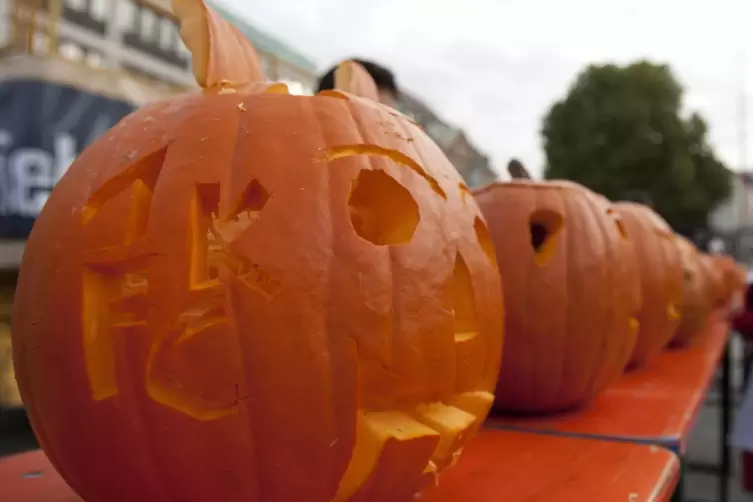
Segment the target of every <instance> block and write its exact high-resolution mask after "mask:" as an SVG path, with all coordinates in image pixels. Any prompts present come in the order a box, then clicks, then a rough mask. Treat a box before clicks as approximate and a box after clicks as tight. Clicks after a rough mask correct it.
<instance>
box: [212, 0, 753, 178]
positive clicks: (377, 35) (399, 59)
mask: <svg viewBox="0 0 753 502" xmlns="http://www.w3.org/2000/svg"><path fill="white" fill-rule="evenodd" d="M219 1H220V2H221V3H223V4H225V5H228V6H230V7H231V8H233V10H235V11H237V12H239V13H241V14H243V15H245V16H246V17H247V18H248V20H249V21H250V22H251V23H253V24H255V25H256V26H258V27H259V28H262V29H264V30H266V31H269V32H270V33H271V34H274V35H276V36H278V37H280V38H281V39H283V40H285V41H286V42H288V43H289V44H290V45H291V46H293V47H294V48H296V49H298V50H299V51H300V52H302V53H303V54H305V55H307V56H308V57H310V58H311V59H313V60H314V61H316V62H317V64H318V65H319V66H320V68H325V67H328V66H329V65H331V64H333V63H334V62H336V61H337V60H339V59H341V58H343V57H348V56H360V57H367V58H371V59H374V60H377V61H379V62H381V63H383V64H385V65H388V66H390V67H391V68H392V69H393V70H394V71H395V72H396V74H397V77H398V80H399V84H400V85H401V86H403V87H404V88H406V89H408V90H410V91H412V92H413V93H415V94H416V95H417V96H419V97H422V98H423V99H424V100H425V101H426V102H427V103H428V104H429V105H430V106H432V107H433V109H434V110H435V111H436V112H437V113H438V114H439V115H440V116H441V117H443V118H444V119H445V120H447V121H449V122H450V123H453V124H455V125H458V126H461V127H463V128H464V129H465V130H466V131H467V132H468V134H469V136H470V138H471V140H472V141H473V142H474V143H475V144H476V145H477V146H478V147H480V149H481V150H483V151H485V152H486V153H488V154H490V155H491V156H492V158H493V161H494V163H495V165H496V166H497V168H498V170H499V167H500V166H504V165H505V164H506V161H507V159H508V158H509V157H510V156H512V155H515V156H519V157H520V158H521V159H523V160H524V162H525V163H527V164H528V165H529V166H530V168H531V170H532V171H533V172H535V173H540V171H541V168H542V166H543V163H544V158H543V152H542V149H541V140H540V135H539V130H540V127H541V118H542V116H543V115H544V114H545V113H546V111H547V110H548V108H549V106H550V105H551V103H552V102H553V101H555V100H556V99H558V98H560V97H562V96H563V95H564V93H565V91H566V90H567V88H568V86H569V85H570V83H571V82H572V81H573V79H574V78H575V75H576V74H577V73H578V71H580V70H581V69H582V68H583V67H584V65H586V64H588V63H590V62H607V61H612V62H619V63H625V62H629V61H632V60H634V59H638V58H648V59H650V60H652V61H655V62H667V63H669V64H670V65H671V66H672V68H673V70H674V71H675V75H676V76H677V77H678V79H679V80H680V81H681V83H682V84H683V85H684V86H685V88H686V95H685V103H686V107H687V108H688V109H697V110H699V111H700V112H701V113H702V115H703V116H704V117H705V118H706V120H707V121H708V122H709V125H710V135H711V142H712V144H713V145H714V146H715V147H716V149H717V152H718V154H719V155H720V156H721V157H722V159H723V160H724V161H725V162H726V163H727V165H728V166H729V167H731V168H733V169H738V166H739V164H740V158H741V157H740V147H739V144H740V141H739V139H738V138H739V130H740V128H739V119H738V108H740V107H739V103H740V94H741V93H740V90H739V89H740V81H741V79H740V75H741V73H742V72H741V70H740V68H742V67H746V68H748V69H747V70H745V71H744V73H745V74H746V76H747V79H746V80H747V83H748V85H747V86H746V87H747V88H748V89H749V92H750V89H752V88H753V72H751V71H750V69H749V68H750V67H752V66H753V34H751V26H753V1H751V0H717V1H715V2H713V3H712V2H711V1H709V0H697V1H695V2H689V1H687V0H631V1H630V2H627V1H625V0H620V1H616V0H461V1H457V0H456V1H452V0H447V1H438V0H288V1H286V0H278V1H269V0H219ZM743 51H745V52H746V53H747V60H748V61H747V64H746V65H744V66H743V65H741V64H740V63H741V61H743V60H744V59H743V57H742V54H743ZM751 96H752V98H751V99H749V101H750V102H751V103H750V104H751V105H753V94H751ZM749 115H751V117H750V118H751V119H753V112H751V113H749ZM750 122H751V124H752V125H751V126H749V127H748V129H749V131H750V132H751V133H752V134H753V120H751V121H750ZM750 150H751V152H752V154H751V155H750V156H749V158H751V159H753V141H751V148H750Z"/></svg>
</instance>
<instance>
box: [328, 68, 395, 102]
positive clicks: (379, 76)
mask: <svg viewBox="0 0 753 502" xmlns="http://www.w3.org/2000/svg"><path fill="white" fill-rule="evenodd" d="M350 61H355V62H356V63H358V64H360V65H361V66H363V67H364V69H365V70H366V71H367V72H368V73H369V75H371V78H373V79H374V82H375V83H376V86H377V89H378V90H379V99H380V101H381V102H382V103H384V104H385V105H388V106H392V107H393V108H394V107H395V106H396V105H397V100H398V98H399V96H400V91H399V90H398V88H397V83H396V82H395V75H394V74H393V73H392V72H391V71H390V70H388V69H387V68H385V67H384V66H382V65H379V64H377V63H374V62H372V61H366V60H364V59H357V58H352V59H350ZM337 66H338V65H335V66H333V67H332V68H330V69H329V70H328V71H327V73H325V74H324V75H322V76H321V77H320V78H319V85H318V88H317V90H316V92H320V91H324V90H327V89H334V88H335V71H336V70H337Z"/></svg>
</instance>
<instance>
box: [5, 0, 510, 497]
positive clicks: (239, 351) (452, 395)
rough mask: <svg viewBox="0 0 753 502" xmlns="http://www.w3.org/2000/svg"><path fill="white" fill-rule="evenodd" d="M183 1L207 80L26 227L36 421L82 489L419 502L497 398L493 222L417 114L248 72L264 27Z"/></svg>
mask: <svg viewBox="0 0 753 502" xmlns="http://www.w3.org/2000/svg"><path fill="white" fill-rule="evenodd" d="M175 10H176V12H177V14H178V15H179V16H180V17H181V18H182V22H183V24H184V26H183V27H184V28H186V26H188V28H187V30H188V31H189V35H190V31H191V30H199V31H200V32H202V33H203V35H202V34H201V33H200V35H201V36H203V37H204V38H201V39H200V40H199V41H198V42H197V41H196V40H195V39H190V40H187V41H186V42H187V45H188V46H189V47H191V48H192V50H194V64H195V65H199V64H201V62H202V61H204V60H206V59H208V63H207V67H206V68H204V67H202V68H198V69H197V68H195V71H196V74H197V80H198V81H199V82H200V83H202V84H204V85H205V89H204V90H203V91H201V92H198V93H194V94H186V95H181V96H178V97H175V98H173V99H169V100H167V101H164V102H160V103H157V104H154V105H152V106H147V107H145V108H142V109H140V110H138V111H136V112H135V113H133V114H131V115H130V116H128V117H126V118H125V119H123V120H122V121H121V122H120V123H119V124H118V125H117V126H115V127H114V128H113V129H112V130H110V131H109V132H108V133H106V134H105V135H104V136H103V137H102V138H101V139H99V140H98V141H97V142H95V143H94V144H93V145H92V146H91V147H90V148H88V149H87V150H86V151H85V152H84V153H83V154H82V155H81V156H80V157H79V158H78V159H77V160H76V162H75V163H74V164H73V165H72V166H71V168H70V169H69V171H68V172H67V173H66V175H65V176H64V177H63V178H62V179H61V181H60V182H59V184H58V185H57V187H56V188H55V189H54V191H53V193H52V195H51V197H50V199H49V201H48V202H47V204H46V206H45V208H44V211H43V212H42V214H41V216H40V217H39V219H38V220H37V222H36V225H35V227H34V229H33V232H32V234H31V236H30V238H29V241H28V245H27V248H26V252H25V255H24V260H23V265H22V269H21V274H20V278H19V283H18V292H17V296H16V301H15V305H14V313H13V348H14V360H15V369H16V374H17V378H18V383H19V387H20V390H21V394H22V397H23V399H24V402H25V404H26V406H27V409H28V412H29V415H30V419H31V422H32V425H33V428H34V431H35V433H36V434H37V437H38V438H39V440H40V442H41V444H42V446H43V448H44V449H45V451H46V453H47V454H48V456H49V457H50V459H51V461H52V463H53V465H54V466H55V467H56V469H57V470H58V471H59V472H60V474H61V475H62V476H63V478H64V479H65V480H66V481H67V482H68V483H69V484H70V485H71V486H72V487H73V488H74V489H75V490H76V491H77V492H78V493H79V494H80V495H81V496H82V497H83V498H84V499H85V500H87V501H89V502H105V501H110V502H119V501H123V502H126V501H127V502H133V501H138V500H143V501H158V500H181V501H186V502H193V501H196V502H205V501H207V500H217V501H263V502H290V501H299V500H301V501H302V500H306V501H311V502H319V501H321V502H325V501H330V500H336V501H341V500H353V501H361V500H396V501H402V500H408V499H410V497H412V495H413V494H414V493H415V492H416V491H418V490H419V489H420V488H421V487H422V486H423V485H424V484H425V483H427V482H429V481H432V480H433V479H434V476H435V475H436V473H437V472H439V471H441V470H442V469H443V468H445V467H447V466H448V465H450V464H451V463H452V461H453V460H454V459H456V458H457V455H458V453H459V450H460V448H461V447H462V445H463V444H464V442H465V441H467V440H468V438H469V437H471V436H472V434H473V432H474V431H475V429H476V428H477V427H478V426H479V424H480V422H482V421H483V419H484V418H485V415H486V413H487V411H488V409H489V407H490V406H491V404H492V400H493V394H492V392H493V390H494V386H495V383H496V379H497V372H498V365H499V359H500V357H501V344H502V331H501V329H502V318H501V317H502V309H501V306H502V300H501V288H500V279H499V273H498V270H497V267H496V264H495V262H494V260H495V257H494V254H493V250H492V244H491V241H490V240H489V238H488V233H487V230H486V226H485V224H484V221H483V218H482V216H481V214H480V212H479V210H478V208H477V206H476V204H475V203H474V201H473V199H472V197H471V196H470V195H469V193H468V191H467V189H466V188H465V186H464V185H463V184H462V182H461V178H460V176H459V175H458V174H457V172H456V171H455V170H454V168H453V167H452V166H451V164H450V163H449V162H448V161H447V159H446V158H445V157H444V156H443V155H442V154H441V152H440V150H439V148H438V147H437V146H436V145H435V144H434V143H433V142H431V140H429V139H428V137H427V136H426V135H425V134H424V133H423V132H422V131H421V130H420V129H419V128H418V127H417V126H416V125H415V124H413V123H411V122H410V121H409V120H408V119H406V118H405V117H404V116H402V115H400V114H399V113H398V112H396V111H394V110H392V109H391V108H387V107H385V106H383V105H380V104H378V103H376V102H374V101H373V100H371V99H367V98H362V97H359V96H356V95H352V94H348V93H345V92H341V91H330V92H327V93H323V94H322V95H319V96H315V97H298V96H290V95H288V94H287V93H286V92H285V88H284V86H283V85H281V84H264V83H259V82H256V81H252V82H246V81H248V80H250V77H253V76H254V75H258V74H260V72H258V71H256V70H255V69H254V68H252V70H253V71H249V72H247V74H244V73H243V71H242V67H243V64H252V65H253V64H255V63H254V55H253V50H252V49H251V48H250V47H246V45H247V42H245V39H242V38H241V36H240V35H238V34H236V33H235V31H234V29H232V28H231V27H230V26H229V25H227V24H226V23H225V22H224V21H223V20H222V19H221V18H219V17H218V16H217V15H216V14H214V13H213V12H212V11H211V10H208V9H206V8H205V6H204V5H203V4H202V3H201V2H195V1H186V2H183V4H182V5H180V6H176V8H175ZM197 19H198V20H197ZM188 21H190V22H188ZM191 23H194V25H193V26H194V27H193V28H191V26H192V24H191ZM196 26H199V28H196ZM206 32H209V33H210V35H211V36H209V37H206V36H205V35H206ZM197 36H198V35H197ZM234 37H235V38H234ZM184 38H186V35H185V33H184ZM199 38H200V37H199ZM206 39H208V40H211V41H212V43H213V44H214V45H213V46H210V47H209V48H207V47H203V46H201V44H202V43H206ZM202 40H203V42H202ZM199 46H201V47H199ZM236 46H238V47H242V48H243V49H242V50H241V53H240V54H239V55H238V57H231V56H232V54H227V53H225V52H222V51H223V50H225V51H226V50H228V49H227V48H228V47H236ZM239 50H240V49H239ZM202 51H203V52H202ZM202 54H203V56H202V57H199V55H202ZM207 54H208V56H207ZM202 58H204V59H202ZM223 58H224V59H223ZM244 62H245V63H244ZM241 63H243V64H241ZM239 68H240V69H239ZM218 72H219V73H221V74H220V75H218ZM222 72H225V75H226V76H227V77H228V78H222V77H223V75H222ZM233 72H236V73H233ZM211 82H215V83H217V85H213V84H211ZM228 82H231V83H232V82H234V84H233V85H230V84H228ZM105 459H106V462H105ZM103 462H104V463H103Z"/></svg>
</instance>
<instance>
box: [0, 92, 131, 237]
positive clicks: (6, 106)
mask: <svg viewBox="0 0 753 502" xmlns="http://www.w3.org/2000/svg"><path fill="white" fill-rule="evenodd" d="M134 108H135V106H134V105H132V104H130V103H128V102H125V101H119V100H115V99H111V98H109V97H105V96H102V95H100V94H93V93H89V92H85V91H82V90H79V89H76V88H74V87H72V86H69V85H65V84H59V83H55V82H47V81H41V80H32V79H22V80H6V81H2V82H0V238H10V239H23V238H26V237H27V236H28V235H29V232H30V231H31V227H32V225H33V224H34V221H35V219H36V218H37V216H38V215H39V212H40V211H41V210H42V207H43V206H44V204H45V202H46V201H47V198H48V197H49V195H50V191H51V190H52V188H53V186H55V183H57V181H58V180H59V179H60V177H61V176H62V175H63V174H64V173H65V171H66V170H67V169H68V167H69V166H70V165H71V163H72V162H73V160H74V159H75V158H76V156H77V155H78V154H79V153H81V151H82V150H83V149H84V148H85V147H86V146H87V145H88V144H89V143H91V142H92V141H94V140H95V139H96V138H97V137H98V136H99V135H101V134H102V133H103V132H105V131H107V130H108V129H109V128H111V127H112V126H113V125H115V124H116V123H117V122H118V121H119V120H120V119H121V118H122V117H124V116H125V115H127V114H128V113H130V112H131V111H132V110H133V109H134Z"/></svg>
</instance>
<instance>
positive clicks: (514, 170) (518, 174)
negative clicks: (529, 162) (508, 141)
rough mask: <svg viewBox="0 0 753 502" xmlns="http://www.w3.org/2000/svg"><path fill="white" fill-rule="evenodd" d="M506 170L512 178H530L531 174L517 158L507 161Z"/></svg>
mask: <svg viewBox="0 0 753 502" xmlns="http://www.w3.org/2000/svg"><path fill="white" fill-rule="evenodd" d="M507 172H508V173H510V177H511V178H512V179H514V180H530V179H532V178H531V175H530V173H529V172H528V170H527V169H526V168H525V167H524V166H523V164H522V163H521V162H520V161H519V160H518V159H510V162H508V163H507Z"/></svg>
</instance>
